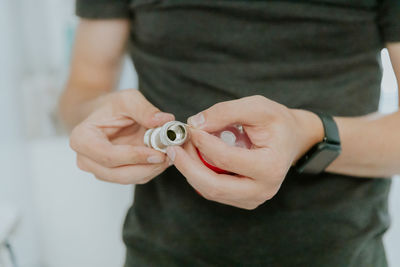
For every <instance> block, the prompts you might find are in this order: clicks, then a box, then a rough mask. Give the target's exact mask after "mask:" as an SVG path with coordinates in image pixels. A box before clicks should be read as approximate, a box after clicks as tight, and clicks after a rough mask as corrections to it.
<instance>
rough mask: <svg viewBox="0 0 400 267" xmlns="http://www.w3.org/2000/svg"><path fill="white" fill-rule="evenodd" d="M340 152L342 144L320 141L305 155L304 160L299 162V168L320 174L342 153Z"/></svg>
mask: <svg viewBox="0 0 400 267" xmlns="http://www.w3.org/2000/svg"><path fill="white" fill-rule="evenodd" d="M340 152H341V148H340V145H335V144H329V143H319V144H317V145H316V146H315V147H313V148H312V149H311V150H310V152H309V153H307V155H305V156H304V160H303V162H301V163H300V162H299V167H298V170H299V171H300V172H305V173H310V174H318V173H320V172H322V171H323V170H325V169H326V167H328V166H329V164H331V163H332V161H334V160H335V159H336V158H337V157H338V156H339V155H340Z"/></svg>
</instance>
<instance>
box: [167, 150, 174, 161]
mask: <svg viewBox="0 0 400 267" xmlns="http://www.w3.org/2000/svg"><path fill="white" fill-rule="evenodd" d="M167 155H168V158H169V159H170V160H171V161H172V162H174V160H175V148H174V147H172V146H169V147H168V148H167Z"/></svg>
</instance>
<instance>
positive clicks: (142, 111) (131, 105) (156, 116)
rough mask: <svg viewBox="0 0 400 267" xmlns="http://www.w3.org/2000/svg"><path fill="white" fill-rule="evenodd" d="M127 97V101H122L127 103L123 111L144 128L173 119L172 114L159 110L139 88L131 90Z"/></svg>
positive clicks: (159, 124)
mask: <svg viewBox="0 0 400 267" xmlns="http://www.w3.org/2000/svg"><path fill="white" fill-rule="evenodd" d="M128 99H129V100H128V101H124V102H125V103H127V104H126V110H125V111H126V112H127V113H128V114H126V115H127V116H129V117H131V118H132V119H134V120H135V121H136V122H137V123H139V124H140V125H142V126H144V127H145V128H154V127H158V126H161V125H163V124H164V123H166V122H169V121H173V120H174V119H175V117H174V115H173V114H171V113H166V112H161V111H160V110H159V109H158V108H156V107H155V106H153V104H151V103H150V102H149V101H148V100H147V99H146V98H145V97H144V96H143V95H142V93H140V92H139V90H132V93H131V94H130V97H129V98H128Z"/></svg>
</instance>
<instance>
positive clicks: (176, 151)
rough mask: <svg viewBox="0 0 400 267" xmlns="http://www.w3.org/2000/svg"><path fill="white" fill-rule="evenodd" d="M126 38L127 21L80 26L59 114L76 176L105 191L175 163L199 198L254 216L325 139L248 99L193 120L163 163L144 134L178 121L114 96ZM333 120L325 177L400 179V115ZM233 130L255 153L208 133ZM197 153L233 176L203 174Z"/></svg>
mask: <svg viewBox="0 0 400 267" xmlns="http://www.w3.org/2000/svg"><path fill="white" fill-rule="evenodd" d="M128 35H129V21H127V20H104V21H102V20H96V21H91V20H81V22H80V24H79V27H78V31H77V37H76V44H75V49H74V53H73V59H72V64H71V72H70V76H69V79H68V83H67V86H66V89H65V91H64V94H63V96H62V97H61V100H60V115H61V117H62V118H63V120H64V121H65V123H66V125H67V126H68V127H69V128H71V129H73V130H72V133H71V137H70V144H71V147H72V148H73V149H74V150H75V151H76V152H77V164H78V167H79V168H80V169H82V170H84V171H87V172H91V173H93V174H94V175H95V176H96V177H97V178H99V179H101V180H105V181H109V182H115V183H121V184H142V183H146V182H148V181H150V180H151V179H152V178H154V177H155V176H157V175H158V174H159V173H161V172H163V171H164V170H165V169H166V168H168V167H169V166H170V165H171V164H172V163H173V164H174V165H175V166H176V168H177V169H178V170H179V171H180V172H181V173H182V174H183V175H184V176H185V178H186V179H187V181H188V182H189V183H190V184H191V185H192V186H193V187H194V188H195V189H196V190H197V191H198V192H199V193H200V194H201V195H203V196H204V197H205V198H207V199H209V200H211V201H216V202H219V203H224V204H227V205H231V206H235V207H238V208H243V209H255V208H256V207H258V206H259V205H260V204H262V203H264V202H265V201H267V200H269V199H271V198H272V197H273V196H274V195H275V194H276V193H277V192H278V190H279V188H280V186H281V184H282V182H283V180H284V178H285V176H286V174H287V171H288V170H289V168H290V167H291V166H292V165H293V164H295V162H296V161H297V160H298V159H299V158H300V157H301V156H302V155H303V154H304V153H305V152H306V151H307V150H308V149H309V148H311V147H312V146H313V145H314V144H316V143H318V142H320V141H321V140H322V139H323V135H324V133H323V127H322V123H321V121H320V120H319V118H318V117H317V116H316V115H315V114H313V113H311V112H308V111H305V110H298V109H290V108H287V107H285V106H283V105H281V104H279V103H276V102H274V101H271V100H269V99H267V98H265V97H263V96H250V97H245V98H242V99H238V100H233V101H227V102H222V103H218V104H216V105H214V106H212V107H210V108H208V109H207V110H204V111H202V112H200V113H199V114H197V115H195V116H193V117H191V118H189V120H188V123H189V124H190V125H191V130H190V131H191V141H190V142H188V143H187V144H185V145H184V146H183V147H170V148H168V157H166V156H165V155H164V154H162V153H160V152H158V151H155V150H153V149H150V148H146V147H145V146H144V144H143V135H144V131H145V129H147V128H153V127H157V126H161V125H162V124H164V123H165V122H167V121H171V120H173V119H174V116H173V115H172V114H168V113H164V112H161V111H160V110H159V109H158V108H157V107H154V106H153V105H152V104H151V103H149V102H148V101H147V100H146V99H145V98H144V97H143V96H142V95H141V93H140V92H138V91H136V90H124V91H120V92H114V91H113V89H114V88H115V85H116V83H117V82H118V78H119V72H120V65H121V58H122V56H123V54H124V51H125V45H126V42H127V40H128ZM387 48H388V50H389V54H390V57H391V60H392V65H393V68H394V71H395V74H396V77H397V80H398V82H399V81H400V44H399V43H391V44H387ZM243 106H247V107H251V109H246V110H243V109H242V107H243ZM335 120H336V122H337V124H338V127H339V132H340V136H341V140H342V154H341V155H340V156H339V157H338V158H337V159H336V160H335V161H334V162H333V163H332V164H331V165H330V166H329V167H328V168H327V171H328V172H332V173H338V174H344V175H352V176H357V177H374V176H376V177H390V176H392V175H394V174H398V173H400V164H399V163H398V159H399V158H400V141H399V139H398V132H399V131H400V111H398V112H395V113H392V114H389V115H380V114H370V115H367V116H362V117H336V118H335ZM233 123H240V124H242V125H243V126H244V128H245V130H246V133H247V134H248V136H249V138H250V140H251V141H252V143H253V147H252V148H251V149H243V148H237V147H229V146H227V145H226V144H225V143H223V142H222V141H221V140H219V139H218V138H216V137H214V136H213V135H211V134H209V133H210V132H213V131H217V130H220V129H221V128H224V127H225V126H228V125H230V124H233ZM195 148H198V149H199V150H200V151H201V152H202V153H203V154H204V155H205V156H206V157H207V158H208V159H210V160H211V161H212V162H213V163H214V164H215V165H216V166H217V167H220V168H221V169H225V170H228V171H231V172H233V173H235V175H227V174H217V173H215V172H213V171H212V170H210V169H208V168H207V167H206V166H204V165H203V163H202V162H201V161H200V159H199V158H198V156H197V153H196V151H195ZM168 158H169V159H168Z"/></svg>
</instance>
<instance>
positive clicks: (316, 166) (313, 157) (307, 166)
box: [295, 111, 341, 174]
mask: <svg viewBox="0 0 400 267" xmlns="http://www.w3.org/2000/svg"><path fill="white" fill-rule="evenodd" d="M313 113H315V114H316V115H317V116H318V117H319V118H320V119H321V121H322V124H323V127H324V132H325V134H324V139H323V140H322V141H321V142H319V143H317V144H316V145H314V146H313V147H312V148H311V149H310V150H309V151H308V152H307V153H306V154H304V155H303V157H301V158H300V159H299V160H298V161H297V163H296V165H295V168H296V170H297V172H299V173H307V174H319V173H321V172H323V171H324V170H325V168H326V167H327V166H329V165H330V163H332V161H334V160H335V159H336V158H337V157H338V156H339V154H340V152H341V146H340V136H339V130H338V127H337V125H336V122H335V120H334V119H333V117H332V116H330V115H328V114H325V113H321V112H315V111H313Z"/></svg>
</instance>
